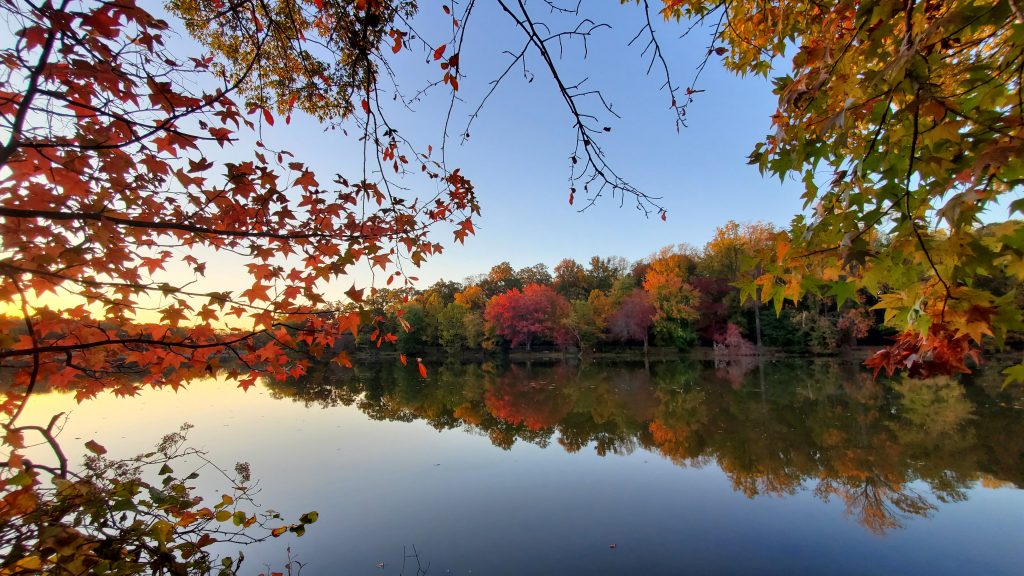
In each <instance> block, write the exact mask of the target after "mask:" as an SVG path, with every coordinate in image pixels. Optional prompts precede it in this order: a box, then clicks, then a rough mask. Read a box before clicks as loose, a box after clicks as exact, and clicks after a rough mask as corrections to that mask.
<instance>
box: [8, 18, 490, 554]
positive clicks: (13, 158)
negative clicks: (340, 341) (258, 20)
mask: <svg viewBox="0 0 1024 576" xmlns="http://www.w3.org/2000/svg"><path fill="white" fill-rule="evenodd" d="M242 4H243V5H230V6H229V5H227V4H224V5H222V8H221V9H222V10H227V11H228V12H231V14H235V15H237V13H239V12H240V13H243V14H246V13H247V12H246V9H247V7H251V6H252V4H250V3H242ZM350 8H351V9H352V10H356V9H357V8H356V7H354V6H351V7H350ZM0 11H2V13H3V16H4V19H5V21H6V23H7V25H8V26H9V27H10V28H11V29H12V30H13V31H14V34H13V35H12V36H11V37H10V41H9V42H6V44H5V46H4V47H3V49H2V51H0V63H2V70H3V74H2V75H0V134H2V142H0V174H2V180H0V301H2V302H3V303H4V305H5V310H4V312H5V314H4V315H3V316H2V318H0V366H2V368H3V373H4V378H5V380H6V382H5V386H4V388H3V392H2V398H0V413H2V414H3V415H4V416H5V417H6V421H5V422H4V424H3V428H4V440H5V444H6V446H5V448H6V451H5V456H4V458H5V461H4V462H3V467H2V468H0V489H2V495H3V499H2V501H0V524H2V525H4V526H6V527H9V528H10V527H13V526H16V525H17V524H16V523H17V522H19V521H23V522H26V523H28V524H23V525H25V526H28V525H31V526H37V527H39V526H47V522H49V523H51V524H52V525H50V526H49V528H53V529H56V528H54V527H55V526H59V527H60V530H65V531H70V532H68V534H66V535H69V534H71V533H72V532H74V533H75V534H76V538H77V537H79V536H80V537H81V538H82V540H81V542H82V546H80V547H78V548H75V549H76V550H78V551H79V552H82V553H83V554H87V555H88V554H91V553H92V552H95V551H96V550H97V546H99V545H100V544H101V542H100V541H99V540H96V538H99V539H100V540H102V539H103V537H104V535H103V534H102V533H99V534H97V533H92V534H86V533H83V532H81V531H76V530H74V529H73V528H71V527H70V526H69V524H68V523H69V522H70V523H74V522H80V521H81V520H80V519H79V520H73V519H70V518H69V517H68V516H66V515H63V513H54V514H53V515H49V516H46V519H45V520H40V519H39V514H43V513H44V512H45V511H46V510H53V506H58V507H60V506H64V507H65V508H61V509H62V510H65V509H73V508H74V506H75V502H78V501H79V500H82V501H84V500H83V499H84V498H85V496H86V495H90V496H91V495H93V492H90V491H93V490H106V492H105V493H111V494H112V493H113V492H111V491H114V492H116V491H119V490H120V491H121V492H122V493H124V492H125V491H128V492H127V493H128V494H129V496H131V498H129V499H130V500H131V499H132V498H135V497H138V495H139V493H140V491H139V488H140V485H138V484H133V485H132V486H128V487H125V486H122V485H118V486H111V485H110V484H109V483H107V484H104V483H103V480H104V478H102V477H100V476H96V477H93V478H89V477H87V476H78V477H72V472H71V471H70V470H69V469H68V467H67V462H66V459H65V458H64V457H63V454H62V452H61V451H60V448H59V446H58V445H57V443H56V441H55V439H54V437H53V426H52V425H51V426H50V427H48V428H43V427H40V426H28V425H23V426H19V425H18V423H17V420H18V418H19V416H20V415H21V413H22V411H23V409H24V406H25V401H26V399H27V398H28V396H29V395H31V393H32V392H33V390H35V389H36V388H37V387H39V386H40V385H45V386H47V387H49V388H53V389H65V390H74V391H76V393H77V394H78V397H79V399H83V398H87V397H89V396H92V395H94V394H96V393H97V392H99V391H101V390H104V389H113V390H114V391H115V392H117V393H119V394H132V393H134V392H136V391H137V390H138V389H139V388H140V387H142V386H145V385H172V386H177V385H179V384H180V383H182V382H185V381H187V380H189V379H192V378H195V377H197V376H209V375H218V374H221V373H226V374H227V375H229V376H233V377H236V378H238V379H239V381H240V385H241V386H242V387H247V386H249V385H251V384H252V383H253V382H254V381H255V379H256V378H257V377H258V376H259V375H260V374H263V375H267V376H269V377H272V378H276V379H284V378H287V377H297V376H300V375H302V374H303V373H304V372H305V370H306V366H307V365H308V362H309V360H308V359H306V358H305V357H303V356H300V355H297V354H294V353H291V352H294V351H302V352H308V353H311V354H313V355H317V354H321V353H325V352H329V351H331V349H332V348H333V347H334V343H335V340H336V339H337V338H338V336H339V335H341V334H343V333H345V332H349V331H352V332H355V331H356V330H357V329H358V326H359V323H360V321H361V319H362V317H361V316H360V315H359V314H358V313H357V312H347V313H343V312H342V311H340V310H331V309H329V308H328V307H327V306H326V300H325V298H324V296H323V293H324V290H325V287H326V284H327V283H328V282H330V281H332V280H338V279H341V278H343V277H345V276H346V275H347V274H348V273H350V271H351V269H352V268H353V267H354V266H356V265H359V264H368V265H369V266H370V267H372V268H378V269H381V270H385V271H386V274H387V275H388V279H389V283H390V281H392V280H394V279H396V278H399V279H401V275H402V271H401V264H402V263H403V262H411V263H413V264H418V263H419V262H420V261H422V260H423V259H424V258H426V257H428V256H429V255H431V254H434V253H436V252H438V251H439V250H440V249H441V245H440V244H439V243H437V242H435V241H433V240H432V239H431V237H430V236H429V233H430V232H431V231H432V229H434V227H435V225H436V224H440V223H445V224H449V225H451V226H452V227H453V228H454V231H455V234H456V236H457V237H459V238H463V237H465V235H466V234H468V233H470V232H471V231H472V230H473V227H472V223H471V218H472V217H473V216H474V215H475V214H476V213H477V212H478V207H477V203H476V200H475V196H474V192H473V187H472V184H471V183H470V182H469V180H467V179H466V178H465V177H464V176H462V175H461V174H460V173H459V171H458V170H448V169H446V168H445V167H444V166H442V165H441V163H439V162H435V161H432V160H431V159H430V158H429V153H423V154H420V155H409V156H405V155H400V156H397V157H394V158H393V159H394V162H395V165H396V167H397V166H398V164H399V163H400V164H402V165H403V166H404V165H406V164H408V165H411V166H412V165H414V166H415V170H416V171H417V172H421V173H422V174H423V175H424V176H423V178H425V179H427V180H428V181H430V182H432V183H433V184H434V185H433V186H431V187H430V188H429V189H430V190H431V192H430V194H428V195H426V196H422V197H406V198H403V197H400V196H398V195H397V194H395V193H394V190H393V189H392V188H390V187H389V185H388V182H387V181H386V180H385V179H383V178H382V177H379V175H378V176H377V177H375V176H373V175H371V174H370V173H369V172H364V173H363V174H360V175H358V176H357V177H355V178H353V179H349V178H346V177H344V176H342V175H337V176H334V177H327V178H325V177H324V176H322V175H318V174H315V173H314V172H313V170H311V169H310V168H309V167H308V166H307V165H306V164H305V163H304V162H302V161H301V160H300V159H297V158H295V157H294V156H293V155H292V154H290V153H289V152H287V151H284V150H278V149H275V148H273V147H272V146H271V145H270V144H269V143H267V142H265V141H263V140H262V139H260V138H259V137H260V135H259V132H258V129H259V125H260V124H262V123H266V124H273V123H274V121H275V120H284V121H285V122H288V121H289V119H290V118H289V117H288V116H287V115H285V116H284V117H283V118H281V117H280V116H275V114H276V112H277V111H276V110H274V109H273V108H272V107H270V106H268V105H266V104H264V103H263V102H262V101H261V100H260V99H258V98H254V97H252V95H251V94H249V95H244V93H243V91H244V90H247V89H249V88H251V87H252V86H256V85H263V83H264V82H267V81H268V80H267V77H266V74H267V73H268V70H267V66H269V65H270V62H271V60H268V59H269V58H271V56H272V53H267V52H264V49H269V48H270V47H271V46H272V45H273V42H272V39H273V38H274V35H275V34H276V31H275V29H274V28H268V27H266V26H257V27H256V28H254V29H252V30H246V31H244V32H243V34H245V38H246V39H247V41H249V42H251V45H250V48H251V49H250V50H248V51H240V52H238V53H237V55H238V58H239V60H238V62H239V63H240V66H239V67H238V68H235V69H231V70H224V69H223V68H221V67H218V66H217V65H216V63H215V62H214V58H212V57H193V58H187V57H183V56H181V55H180V54H176V53H175V52H174V51H171V50H169V49H168V48H167V47H166V45H165V37H166V36H168V35H169V34H170V33H172V30H171V28H170V25H169V24H168V23H167V22H165V21H163V20H161V19H159V18H157V17H156V16H154V15H153V14H151V13H150V12H148V11H146V10H145V9H143V8H140V7H139V6H137V5H136V4H135V2H134V1H133V0H113V1H105V2H91V1H76V0H57V1H52V0H41V1H39V2H33V1H31V0H12V1H10V2H4V3H3V4H2V6H0ZM365 11H366V12H367V13H369V12H368V11H369V8H366V9H365ZM273 62H276V61H273ZM298 96H301V98H299V97H296V98H295V102H296V105H300V104H301V105H302V106H304V107H305V106H309V102H311V101H313V102H315V101H316V99H315V98H312V100H311V98H310V97H307V95H305V94H301V95H298ZM241 98H245V99H244V100H242V99H241ZM344 113H346V114H350V113H352V111H351V110H348V111H345V112H344ZM364 123H365V122H364ZM241 142H251V143H252V144H248V145H246V146H244V147H243V146H240V145H239V143H241ZM377 148H378V149H379V151H380V155H381V156H382V157H384V156H388V157H389V158H390V157H391V155H393V154H394V151H395V148H394V147H393V146H392V145H391V144H390V143H385V144H380V145H379V146H377ZM221 149H224V150H225V151H226V152H223V153H222V152H221ZM225 158H230V160H226V159H225ZM410 170H411V169H410ZM212 254H221V255H230V256H238V257H241V258H242V259H243V260H244V262H243V264H242V265H241V267H240V268H241V269H240V270H239V274H238V276H237V278H238V282H239V287H238V288H237V289H231V288H228V289H225V288H224V287H219V288H218V289H214V290H211V289H209V288H205V289H204V288H197V287H198V286H203V285H204V284H203V282H202V278H203V277H204V275H206V274H207V272H208V269H207V267H208V262H209V261H210V256H211V255H212ZM346 294H347V296H348V297H349V299H351V300H353V301H357V302H358V301H359V300H361V298H362V295H363V290H362V289H361V288H358V287H356V286H352V287H351V288H350V289H349V290H348V291H347V292H346ZM384 338H385V335H384V334H379V336H378V340H383V339H384ZM338 361H339V362H342V363H347V362H348V360H347V358H345V357H344V356H341V357H339V358H338ZM32 434H39V435H42V436H43V439H44V440H45V441H46V442H47V443H49V444H50V445H51V446H52V447H53V450H54V455H55V457H56V459H57V460H58V465H57V466H47V465H44V464H42V463H32V462H30V461H29V460H27V459H25V458H23V457H22V456H21V454H20V449H21V448H22V447H23V446H24V444H25V443H26V442H27V440H26V436H28V435H32ZM41 473H49V474H50V475H51V476H52V477H54V478H56V479H58V480H61V481H63V482H65V483H67V485H66V486H67V487H66V489H65V487H64V486H65V485H63V484H59V485H58V490H57V492H56V493H55V494H54V493H50V492H46V490H48V488H47V487H48V486H49V484H48V483H43V482H42V480H41V477H40V474H41ZM133 477H134V476H133ZM107 480H109V478H107ZM186 481H187V480H184V479H183V480H182V486H184V482H186ZM172 484H174V485H175V486H177V485H178V484H177V483H172ZM104 486H105V488H104ZM163 486H164V488H167V486H168V484H166V483H165V484H163ZM69 490H70V491H72V492H75V491H84V492H83V494H80V495H75V494H77V492H75V493H74V494H72V493H69V492H68V491H69ZM159 491H160V489H159V487H158V488H157V490H156V492H159ZM85 492H89V494H85ZM165 496H166V494H165ZM65 497H67V498H70V501H68V502H65V503H64V504H61V502H60V499H61V498H65ZM54 498H57V500H54ZM179 500H180V499H179ZM174 502H178V500H175V501H174ZM136 503H137V501H136ZM67 506H70V507H71V508H67ZM135 512H138V510H136V511H135ZM220 512H221V510H220V509H218V510H212V509H211V510H209V511H200V512H196V511H195V510H193V509H192V507H191V506H184V505H183V504H182V503H181V502H178V503H177V504H174V503H172V504H171V505H169V507H168V508H167V509H163V510H162V512H161V514H163V515H162V516H160V517H159V518H156V517H154V516H152V515H150V516H147V517H146V518H147V519H148V520H147V522H144V524H145V527H146V530H148V531H149V532H147V535H148V536H147V537H149V538H150V541H148V542H146V544H145V546H144V547H143V548H145V550H146V551H147V553H152V554H154V555H155V556H153V557H151V558H150V560H152V561H154V562H155V561H158V560H159V558H157V557H158V556H159V557H162V556H161V555H162V554H171V555H172V556H173V559H175V560H176V561H177V560H182V559H183V557H182V554H183V552H182V551H181V550H178V551H177V552H175V551H174V550H170V551H169V550H168V547H167V546H168V541H173V536H174V535H175V534H177V533H180V531H181V530H185V529H186V527H188V526H190V525H192V524H193V523H195V522H196V521H200V520H201V521H203V522H205V521H207V520H210V519H215V520H218V521H219V520H221V515H222V514H220ZM196 513H200V514H201V517H199V518H196V517H194V515H195V514H196ZM33 515H35V516H33ZM190 515H191V516H190ZM33 518H35V520H33ZM234 518H235V520H236V521H238V520H239V519H240V520H241V523H242V524H246V525H248V524H247V523H248V522H249V520H248V517H247V516H244V515H243V516H240V517H234ZM33 522H34V524H33ZM129 528H130V527H129ZM150 529H152V530H150ZM153 530H155V532H153ZM51 532H52V530H51ZM45 534H46V531H45V530H44V529H43V528H40V530H39V531H37V532H36V536H38V538H37V539H36V540H35V541H32V540H31V539H29V540H25V539H24V538H21V536H22V535H18V536H17V538H16V539H17V540H18V545H17V546H14V545H12V547H8V546H7V544H10V542H7V541H6V540H4V542H3V544H4V545H3V552H4V554H5V559H4V565H5V566H7V567H10V566H14V565H15V564H17V563H18V562H22V564H19V565H18V566H20V567H21V569H24V570H27V571H31V570H36V569H40V567H41V566H42V568H46V567H47V566H50V567H51V568H52V567H53V566H56V565H58V564H59V563H60V562H61V561H62V560H60V558H61V557H62V556H61V555H62V554H64V552H66V550H59V551H56V552H54V551H53V550H51V549H50V548H49V547H47V544H46V538H45ZM207 535H209V534H207ZM69 537H70V536H69ZM61 541H64V540H61ZM209 543H210V540H205V541H203V545H207V544H209ZM114 545H116V543H115V544H114ZM33 546H34V547H35V548H34V550H33ZM147 546H148V548H146V547H147ZM19 550H20V552H19ZM26 550H27V551H26ZM90 551H92V552H90ZM175 554H176V555H175ZM94 556H95V554H94ZM154 558H156V560H154ZM185 558H186V559H187V558H188V557H185ZM197 558H198V557H197ZM101 560H102V559H97V558H92V559H91V560H89V561H88V562H86V563H85V564H82V563H81V561H82V558H80V557H79V558H74V559H73V562H72V563H71V564H69V566H79V567H80V568H82V569H88V570H91V569H100V568H97V567H96V566H98V565H95V564H91V563H90V562H93V563H95V562H100V561H101ZM165 560H166V559H165ZM167 561H168V562H169V561H170V560H167ZM48 563H53V564H48ZM8 564H9V566H8ZM137 564H138V565H135V568H131V567H127V568H125V570H132V569H144V567H145V564H146V560H145V559H143V560H142V561H141V563H137ZM104 566H106V565H104ZM140 566H141V567H140ZM155 566H156V565H155V564H154V565H153V566H151V568H153V569H154V570H155V569H156V568H155ZM11 569H12V570H14V571H15V572H17V571H18V570H16V569H14V568H11ZM53 569H56V568H53ZM68 569H72V568H68ZM76 569H77V568H76ZM103 569H110V570H113V569H114V568H111V567H110V566H107V568H103ZM118 569H120V568H118ZM166 569H167V570H171V569H172V568H169V567H168V568H166ZM175 573H177V572H175Z"/></svg>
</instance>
